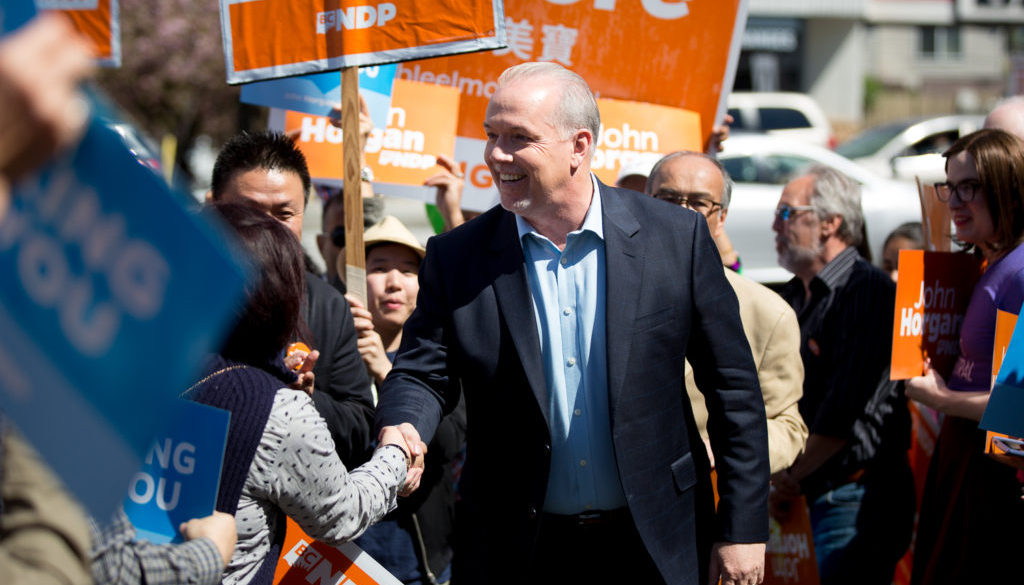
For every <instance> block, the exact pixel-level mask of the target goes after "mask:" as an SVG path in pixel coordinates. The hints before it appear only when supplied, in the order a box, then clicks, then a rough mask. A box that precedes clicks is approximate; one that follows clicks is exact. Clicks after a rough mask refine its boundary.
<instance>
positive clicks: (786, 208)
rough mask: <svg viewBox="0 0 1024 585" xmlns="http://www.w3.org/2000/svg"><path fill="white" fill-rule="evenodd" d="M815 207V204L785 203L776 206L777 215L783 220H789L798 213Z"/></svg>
mask: <svg viewBox="0 0 1024 585" xmlns="http://www.w3.org/2000/svg"><path fill="white" fill-rule="evenodd" d="M813 209H814V206H813V205H788V204H786V203H783V204H782V205H780V206H778V207H776V208H775V217H777V218H779V219H781V220H782V221H789V220H790V218H792V217H793V216H794V214H796V213H802V212H804V211H811V210H813Z"/></svg>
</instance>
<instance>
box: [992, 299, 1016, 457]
mask: <svg viewBox="0 0 1024 585" xmlns="http://www.w3.org/2000/svg"><path fill="white" fill-rule="evenodd" d="M1016 326H1017V315H1014V314H1013V313H1009V312H1007V311H1004V310H1002V309H997V310H996V336H995V341H994V343H993V344H992V385H993V386H995V384H996V376H998V375H999V367H1000V366H1002V365H1003V358H1004V357H1006V348H1008V347H1010V338H1012V337H1013V330H1014V328H1015V327H1016ZM995 437H1003V438H1009V435H1005V434H1003V433H995V432H992V431H987V432H986V433H985V452H986V453H994V454H996V455H1005V454H1006V452H1005V451H1003V450H1002V449H1000V448H999V445H996V444H995V443H993V442H992V439H993V438H995Z"/></svg>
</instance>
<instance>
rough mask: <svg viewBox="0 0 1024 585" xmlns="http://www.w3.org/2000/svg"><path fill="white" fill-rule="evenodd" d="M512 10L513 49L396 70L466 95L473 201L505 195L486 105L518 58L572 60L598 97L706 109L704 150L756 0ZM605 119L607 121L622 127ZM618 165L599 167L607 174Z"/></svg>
mask: <svg viewBox="0 0 1024 585" xmlns="http://www.w3.org/2000/svg"><path fill="white" fill-rule="evenodd" d="M505 14H506V18H505V22H506V30H507V33H508V45H509V46H508V48H506V49H500V50H496V51H489V52H484V53H474V54H468V55H458V56H454V57H444V58H438V59H430V60H426V61H417V62H414V63H401V64H399V66H398V71H397V73H396V75H397V78H398V79H408V80H410V81H421V82H424V83H435V84H438V85H445V86H449V87H454V88H457V89H458V90H459V92H460V94H461V95H462V101H461V105H460V111H459V128H458V136H459V138H458V140H457V141H456V145H455V157H456V160H458V161H459V162H460V163H464V164H465V165H466V176H467V178H468V179H469V180H468V181H466V187H465V190H464V192H463V205H464V206H465V207H467V208H470V209H477V210H483V209H486V208H487V207H489V206H490V205H491V204H492V203H493V202H494V201H496V197H495V194H494V189H493V185H492V183H491V180H490V176H489V174H488V173H487V169H486V166H484V164H483V151H484V143H485V141H486V138H487V137H486V136H485V134H484V131H483V121H484V114H485V113H486V109H487V102H488V100H489V99H490V97H491V95H492V94H493V93H494V90H495V89H496V88H497V80H498V76H499V75H500V74H501V72H502V71H504V70H505V69H507V68H508V67H511V66H513V65H516V64H518V63H523V62H526V61H551V62H554V63H558V64H560V65H563V66H565V67H566V68H568V69H571V70H573V71H575V72H576V73H579V74H580V75H581V76H583V78H584V79H585V80H586V81H587V84H588V85H589V86H590V89H591V90H593V91H594V93H595V95H596V96H597V97H598V98H603V99H615V100H630V101H633V102H641V103H647V104H658V105H662V106H668V107H672V108H680V109H685V110H688V111H690V112H696V113H697V114H699V115H700V133H699V137H697V139H696V140H693V141H692V142H688V143H689V144H691V145H692V147H693V148H692V149H693V150H702V146H703V144H704V142H705V141H706V139H707V137H708V136H709V135H710V134H711V129H712V127H713V126H714V124H715V122H716V120H720V119H721V116H723V115H724V114H725V99H724V98H725V96H726V95H727V94H728V93H729V91H730V90H731V89H732V82H733V77H734V75H735V70H736V64H737V63H738V60H739V50H740V43H741V40H742V36H743V30H744V27H745V25H746V18H747V0H718V1H713V0H644V1H642V2H641V1H640V0H582V1H580V0H576V1H566V0H520V1H517V2H515V3H508V4H507V5H506V6H505ZM604 115H605V114H604V111H603V110H602V118H603V117H604ZM602 121H603V122H604V127H605V128H606V129H610V128H621V126H620V125H615V124H613V123H612V122H611V121H610V120H602ZM625 121H627V122H629V123H630V125H633V124H634V122H633V120H631V119H630V118H628V117H627V118H625ZM620 123H621V122H620ZM636 123H637V124H638V125H640V124H642V123H643V122H641V121H637V122H636ZM633 127H634V128H635V127H637V126H633ZM685 139H686V140H687V141H689V140H690V139H689V138H685ZM609 148H611V147H609ZM661 151H662V152H668V151H669V149H666V148H664V147H662V149H661ZM595 162H596V161H595ZM616 168H617V167H616ZM614 173H615V171H609V172H608V173H604V174H603V175H602V174H599V176H602V177H603V178H602V180H604V181H607V180H608V179H607V177H610V176H612V175H613V174H614ZM614 180H615V177H612V178H611V181H612V182H613V181H614Z"/></svg>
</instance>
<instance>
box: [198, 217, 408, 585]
mask: <svg viewBox="0 0 1024 585" xmlns="http://www.w3.org/2000/svg"><path fill="white" fill-rule="evenodd" d="M214 209H215V210H216V212H217V213H219V214H220V216H221V217H222V218H223V219H225V220H226V221H227V223H228V224H229V225H230V226H231V227H232V228H234V230H235V231H236V233H237V234H238V236H239V237H240V239H241V241H242V243H243V244H244V245H245V248H246V250H247V251H248V252H249V254H250V256H251V258H252V261H253V268H254V271H255V273H256V275H255V278H254V279H253V280H252V281H251V282H250V284H249V285H248V287H247V289H246V293H247V299H246V301H247V302H246V304H245V306H244V307H243V309H242V311H241V316H240V318H239V320H238V324H237V326H236V327H235V329H234V331H233V332H232V333H231V335H230V336H229V338H228V340H227V342H226V344H225V345H224V348H223V350H222V352H221V354H220V355H219V356H217V357H215V358H214V359H213V361H212V363H211V364H210V365H209V367H208V368H207V371H206V373H205V374H204V376H203V378H202V379H201V380H199V381H198V382H197V383H196V384H195V385H194V386H192V387H191V388H189V389H188V390H187V391H186V396H187V397H188V398H191V399H193V400H196V401H198V402H202V403H205V404H209V405H211V406H216V407H218V408H223V409H225V410H228V411H229V412H231V421H230V424H229V428H228V442H227V447H226V449H225V455H224V465H223V468H222V471H221V480H220V490H219V492H218V494H217V510H219V511H223V512H227V513H229V514H235V518H236V521H237V526H238V544H237V546H236V547H235V553H234V556H233V557H232V558H231V562H230V563H229V564H228V566H227V568H226V569H225V573H224V581H223V582H224V583H267V584H269V583H271V581H272V579H273V576H274V569H275V566H276V564H277V559H278V556H279V555H280V552H281V550H280V549H281V543H282V541H283V537H284V529H285V519H284V516H285V515H287V516H290V517H291V518H292V519H293V520H295V521H296V522H297V523H298V524H299V526H301V527H302V529H303V530H305V531H306V533H308V534H309V535H310V536H312V537H313V538H316V539H317V540H321V541H323V542H326V543H328V544H340V543H342V542H345V541H348V540H351V539H353V538H355V537H356V536H358V535H359V534H361V533H362V532H363V530H365V529H366V528H367V527H368V526H369V525H370V524H372V523H373V522H375V521H377V520H378V519H379V518H381V517H382V516H383V515H384V514H385V513H387V512H388V511H389V510H391V509H393V508H394V507H395V499H396V496H397V492H398V490H399V488H400V487H401V486H402V483H403V481H404V480H405V478H406V471H407V469H408V461H409V457H408V452H407V451H406V445H405V441H404V440H403V439H402V437H401V434H400V433H398V432H397V431H396V432H395V433H392V434H385V435H383V436H382V437H381V438H380V442H379V444H380V447H378V449H377V450H376V452H375V453H374V455H373V458H372V459H370V461H369V462H367V463H366V464H364V465H362V466H360V467H359V468H357V469H355V470H353V471H352V472H347V471H346V470H345V466H344V465H343V464H342V463H341V460H340V459H338V455H337V454H336V453H335V450H334V442H333V441H332V440H331V436H330V433H329V431H328V429H327V425H326V423H325V422H324V420H323V419H322V418H321V417H320V415H319V414H318V413H317V410H316V408H315V406H314V405H313V401H312V399H311V398H310V396H309V395H308V394H306V393H304V392H300V391H295V390H292V389H290V388H289V387H288V386H289V385H290V384H292V383H293V382H294V381H295V379H296V376H295V373H294V372H292V371H290V370H289V369H288V368H286V367H285V365H284V362H283V354H284V348H285V345H286V344H287V343H288V341H289V340H290V339H292V338H293V335H294V333H295V332H296V331H299V330H300V329H301V328H302V327H301V326H300V317H299V314H300V313H299V310H300V303H301V302H302V299H303V298H304V295H305V289H304V287H305V280H304V278H305V273H304V269H303V262H302V251H301V249H300V247H299V244H298V241H297V240H296V239H295V236H294V235H292V234H291V232H289V231H288V230H287V228H285V227H284V226H283V225H281V224H280V223H279V222H278V221H277V220H275V219H273V218H271V217H269V216H267V215H265V214H263V213H261V212H259V211H256V210H253V209H250V208H248V207H245V206H241V205H232V204H215V205H214Z"/></svg>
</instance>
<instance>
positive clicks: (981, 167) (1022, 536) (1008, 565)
mask: <svg viewBox="0 0 1024 585" xmlns="http://www.w3.org/2000/svg"><path fill="white" fill-rule="evenodd" d="M945 157H946V177H947V181H946V182H945V183H940V184H937V185H936V193H937V195H938V197H939V199H940V200H942V201H944V202H946V204H947V205H948V206H949V211H950V215H951V216H952V219H953V224H954V225H955V226H956V234H955V238H956V240H958V241H960V242H961V243H962V244H964V245H965V246H966V248H967V250H968V252H969V253H973V254H976V255H978V256H980V257H981V258H982V259H983V265H984V274H983V275H982V276H981V278H980V279H979V280H978V284H977V285H976V286H975V288H974V292H973V293H972V295H971V299H970V302H969V304H968V306H967V313H966V314H965V315H964V320H963V325H962V327H961V329H960V356H959V358H958V359H957V362H956V365H955V366H954V368H953V372H952V375H951V376H950V380H949V382H948V384H947V382H946V381H945V380H943V379H942V377H941V376H939V375H938V374H937V373H936V372H935V371H934V370H931V369H930V367H929V368H928V369H927V371H926V372H925V375H924V376H919V377H917V378H912V379H910V380H908V381H907V396H909V397H910V398H913V399H914V400H917V401H919V402H922V403H924V404H925V405H927V406H930V407H931V408H934V409H935V410H938V411H939V412H941V413H944V414H945V419H944V421H943V423H942V429H941V431H940V432H939V437H938V440H937V441H936V444H935V452H934V455H933V456H932V460H931V465H930V466H929V469H928V479H927V483H926V484H925V492H924V498H923V500H922V504H921V518H920V523H919V524H918V532H917V544H916V548H915V551H914V567H913V577H912V580H911V582H912V583H914V584H931V583H1013V582H1018V580H1019V579H1020V573H1019V567H1018V563H1017V560H1016V559H1017V557H1016V555H1017V554H1019V551H1020V547H1021V545H1024V533H1021V527H1022V526H1024V502H1021V500H1020V483H1019V482H1018V481H1017V477H1016V471H1015V470H1014V469H1012V468H1010V467H1006V466H1003V465H1002V464H1000V463H998V462H996V461H994V460H992V459H990V458H988V457H986V456H985V455H984V448H985V431H983V430H981V429H979V428H978V421H980V420H981V416H982V414H983V413H984V411H985V407H986V405H987V404H988V397H989V389H990V383H991V375H992V349H993V339H994V335H995V324H996V311H997V309H1000V310H1004V311H1009V312H1011V313H1015V314H1016V313H1019V312H1020V308H1021V303H1022V301H1024V246H1021V245H1020V243H1021V241H1022V240H1024V192H1022V189H1024V143H1022V142H1021V141H1020V140H1019V139H1018V138H1016V137H1015V136H1013V135H1011V134H1008V133H1006V132H1003V131H1001V130H991V129H986V130H979V131H977V132H974V133H972V134H968V135H967V136H964V137H962V138H960V139H959V140H957V141H956V142H955V143H953V146H951V147H950V148H949V150H948V151H946V153H945Z"/></svg>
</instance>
